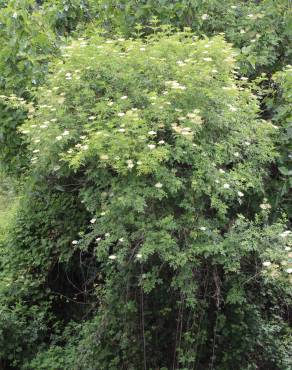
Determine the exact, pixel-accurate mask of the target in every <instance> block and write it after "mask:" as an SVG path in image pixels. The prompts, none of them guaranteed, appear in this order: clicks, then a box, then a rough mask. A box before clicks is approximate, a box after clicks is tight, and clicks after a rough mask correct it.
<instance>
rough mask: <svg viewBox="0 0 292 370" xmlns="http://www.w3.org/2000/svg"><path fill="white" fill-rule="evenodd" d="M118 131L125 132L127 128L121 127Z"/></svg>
mask: <svg viewBox="0 0 292 370" xmlns="http://www.w3.org/2000/svg"><path fill="white" fill-rule="evenodd" d="M118 131H119V132H125V131H126V130H125V129H124V128H119V129H118Z"/></svg>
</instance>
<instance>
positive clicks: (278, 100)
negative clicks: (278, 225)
mask: <svg viewBox="0 0 292 370" xmlns="http://www.w3.org/2000/svg"><path fill="white" fill-rule="evenodd" d="M273 84H274V86H273V89H270V95H268V96H267V97H266V98H265V103H266V105H267V107H268V108H269V110H270V111H271V112H272V120H273V123H274V124H275V125H276V127H278V130H279V135H278V140H277V149H278V152H279V157H278V160H277V172H276V173H274V179H273V180H274V181H273V184H272V191H273V192H274V193H276V196H275V199H274V203H275V209H279V208H280V209H281V208H282V209H283V208H284V210H285V212H286V214H287V215H291V214H292V209H291V203H290V202H289V200H290V198H289V190H290V189H291V186H292V167H291V158H292V157H291V156H292V146H291V142H292V141H291V139H292V119H291V117H292V108H291V103H292V98H291V91H292V68H291V66H287V67H286V68H285V69H284V70H283V71H279V72H277V73H276V74H275V75H274V76H273Z"/></svg>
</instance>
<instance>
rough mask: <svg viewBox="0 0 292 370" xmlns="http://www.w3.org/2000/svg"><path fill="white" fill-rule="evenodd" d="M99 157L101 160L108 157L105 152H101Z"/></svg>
mask: <svg viewBox="0 0 292 370" xmlns="http://www.w3.org/2000/svg"><path fill="white" fill-rule="evenodd" d="M100 159H102V160H104V161H105V160H107V159H108V155H106V154H102V155H101V156H100Z"/></svg>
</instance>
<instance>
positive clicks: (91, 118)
mask: <svg viewBox="0 0 292 370" xmlns="http://www.w3.org/2000/svg"><path fill="white" fill-rule="evenodd" d="M95 118H96V117H95V116H90V117H88V119H90V120H91V121H93V120H94V119H95Z"/></svg>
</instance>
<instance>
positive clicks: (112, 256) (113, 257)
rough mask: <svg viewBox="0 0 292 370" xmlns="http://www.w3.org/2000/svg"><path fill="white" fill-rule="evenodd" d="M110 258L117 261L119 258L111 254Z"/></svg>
mask: <svg viewBox="0 0 292 370" xmlns="http://www.w3.org/2000/svg"><path fill="white" fill-rule="evenodd" d="M108 258H109V259H110V260H115V259H117V256H116V255H115V254H111V255H110V256H108Z"/></svg>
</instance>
